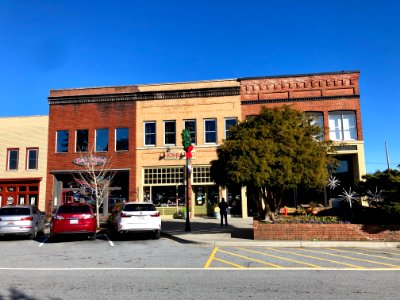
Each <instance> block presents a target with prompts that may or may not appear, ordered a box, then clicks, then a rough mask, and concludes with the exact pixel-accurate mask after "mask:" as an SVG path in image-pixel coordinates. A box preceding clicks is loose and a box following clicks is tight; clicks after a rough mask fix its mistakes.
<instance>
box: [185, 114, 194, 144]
mask: <svg viewBox="0 0 400 300" xmlns="http://www.w3.org/2000/svg"><path fill="white" fill-rule="evenodd" d="M185 129H186V130H188V131H189V133H190V138H191V140H192V144H196V120H186V121H185Z"/></svg>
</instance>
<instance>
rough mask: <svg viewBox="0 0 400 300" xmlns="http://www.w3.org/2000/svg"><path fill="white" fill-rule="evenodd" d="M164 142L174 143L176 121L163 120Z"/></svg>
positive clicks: (167, 143) (166, 143)
mask: <svg viewBox="0 0 400 300" xmlns="http://www.w3.org/2000/svg"><path fill="white" fill-rule="evenodd" d="M164 144H165V145H175V144H176V123H175V121H164Z"/></svg>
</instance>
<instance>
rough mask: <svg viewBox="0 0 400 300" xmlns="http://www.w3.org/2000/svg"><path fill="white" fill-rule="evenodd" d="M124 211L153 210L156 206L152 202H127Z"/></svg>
mask: <svg viewBox="0 0 400 300" xmlns="http://www.w3.org/2000/svg"><path fill="white" fill-rule="evenodd" d="M123 210H124V211H155V210H156V208H155V206H154V205H153V204H127V205H125V207H124V209H123Z"/></svg>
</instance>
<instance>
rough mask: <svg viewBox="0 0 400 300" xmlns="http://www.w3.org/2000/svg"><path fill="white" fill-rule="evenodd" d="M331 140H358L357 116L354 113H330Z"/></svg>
mask: <svg viewBox="0 0 400 300" xmlns="http://www.w3.org/2000/svg"><path fill="white" fill-rule="evenodd" d="M329 138H330V139H331V140H332V141H347V140H356V139H357V128H356V115H355V112H354V111H337V112H330V113H329Z"/></svg>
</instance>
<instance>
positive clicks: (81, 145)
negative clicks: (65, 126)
mask: <svg viewBox="0 0 400 300" xmlns="http://www.w3.org/2000/svg"><path fill="white" fill-rule="evenodd" d="M88 143H89V131H88V130H87V129H80V130H77V131H76V149H75V151H76V152H87V151H88Z"/></svg>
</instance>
